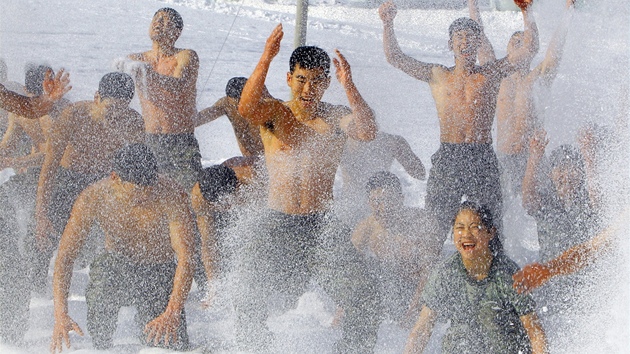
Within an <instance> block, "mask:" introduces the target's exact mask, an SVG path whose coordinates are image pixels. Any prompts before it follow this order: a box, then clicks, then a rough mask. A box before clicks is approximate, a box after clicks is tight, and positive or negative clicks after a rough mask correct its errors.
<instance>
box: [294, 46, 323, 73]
mask: <svg viewBox="0 0 630 354" xmlns="http://www.w3.org/2000/svg"><path fill="white" fill-rule="evenodd" d="M297 64H299V65H300V67H301V68H303V69H308V70H312V69H320V68H321V69H324V72H325V73H326V75H328V74H329V73H330V57H329V56H328V53H326V51H325V50H323V49H322V48H319V47H314V46H302V47H297V48H295V50H294V51H293V53H292V54H291V59H289V72H291V73H292V72H293V71H294V70H295V66H296V65H297Z"/></svg>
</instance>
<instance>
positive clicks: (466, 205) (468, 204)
mask: <svg viewBox="0 0 630 354" xmlns="http://www.w3.org/2000/svg"><path fill="white" fill-rule="evenodd" d="M464 210H470V211H472V212H473V213H475V214H476V215H478V216H479V219H480V221H481V226H483V227H485V228H486V229H488V230H492V229H494V237H493V238H492V240H490V243H489V244H488V247H489V248H490V251H491V252H492V255H493V256H497V255H498V254H500V253H503V244H502V243H501V239H500V237H499V232H498V230H497V226H496V224H495V223H494V217H493V216H492V212H491V211H490V209H489V208H488V207H487V206H485V205H481V204H479V203H476V202H472V201H469V200H467V201H465V202H462V203H461V204H460V205H459V208H457V212H456V213H455V215H454V216H453V221H452V222H451V225H455V219H457V215H459V213H461V212H462V211H464Z"/></svg>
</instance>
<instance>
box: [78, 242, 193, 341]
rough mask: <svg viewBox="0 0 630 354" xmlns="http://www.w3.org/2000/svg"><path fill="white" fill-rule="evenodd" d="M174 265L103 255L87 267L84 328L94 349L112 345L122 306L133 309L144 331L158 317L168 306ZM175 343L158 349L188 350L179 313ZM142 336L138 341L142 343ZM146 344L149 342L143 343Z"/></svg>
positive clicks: (183, 315) (111, 254) (184, 319)
mask: <svg viewBox="0 0 630 354" xmlns="http://www.w3.org/2000/svg"><path fill="white" fill-rule="evenodd" d="M175 268H176V264H175V262H173V263H165V264H150V265H147V264H138V263H133V262H130V261H129V260H127V259H126V258H125V257H122V256H120V255H116V254H113V253H104V254H103V255H101V256H99V257H98V258H96V259H95V260H94V262H93V263H92V265H91V266H90V282H89V283H88V287H87V290H86V295H85V299H86V303H87V311H88V313H87V329H88V332H89V333H90V336H91V337H92V343H93V344H94V347H95V348H96V349H106V348H110V347H111V346H112V345H113V339H112V337H113V335H114V332H115V330H116V321H117V320H118V310H120V308H121V307H122V306H134V307H136V309H137V314H136V317H135V321H136V324H137V325H138V326H139V327H140V329H144V327H145V326H146V324H147V323H149V322H150V321H151V320H153V319H154V318H156V317H157V316H159V315H161V314H162V313H163V312H164V310H165V309H166V306H167V305H168V301H169V297H170V295H171V290H172V288H173V278H174V276H175ZM180 323H181V324H180V326H179V328H178V330H177V339H178V340H177V342H176V343H170V344H169V345H168V346H166V345H163V344H162V343H161V344H160V345H158V346H160V347H168V348H171V349H175V350H185V349H186V348H187V347H188V333H187V331H186V315H185V313H184V312H182V317H181V321H180ZM144 338H145V337H144V336H142V340H143V342H144ZM144 343H145V344H147V345H150V344H149V343H146V342H144Z"/></svg>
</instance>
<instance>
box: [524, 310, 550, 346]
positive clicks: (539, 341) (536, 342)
mask: <svg viewBox="0 0 630 354" xmlns="http://www.w3.org/2000/svg"><path fill="white" fill-rule="evenodd" d="M521 322H522V323H523V327H525V331H526V332H527V336H528V337H529V341H530V343H531V346H532V354H547V353H549V351H548V350H547V338H546V336H545V331H544V330H543V328H542V325H541V323H540V320H539V319H538V316H536V313H531V314H529V315H524V316H521Z"/></svg>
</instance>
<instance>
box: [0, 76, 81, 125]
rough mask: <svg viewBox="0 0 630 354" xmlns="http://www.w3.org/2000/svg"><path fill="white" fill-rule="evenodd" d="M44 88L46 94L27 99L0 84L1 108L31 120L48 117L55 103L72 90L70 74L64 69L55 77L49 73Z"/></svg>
mask: <svg viewBox="0 0 630 354" xmlns="http://www.w3.org/2000/svg"><path fill="white" fill-rule="evenodd" d="M43 88H44V93H43V94H42V95H40V96H37V97H27V96H23V95H20V94H18V93H15V92H13V91H9V90H7V89H6V88H5V87H4V86H3V85H1V84H0V108H2V109H4V110H7V111H9V112H11V113H15V114H17V115H19V116H22V117H26V118H31V119H37V118H39V117H41V116H44V115H46V114H47V113H48V112H49V111H50V110H51V109H52V107H53V104H54V103H55V101H57V100H59V99H60V98H61V97H63V95H65V94H66V93H67V92H68V91H70V89H72V86H70V78H69V76H68V73H65V72H64V70H63V69H61V70H59V71H58V72H57V75H55V76H52V75H51V73H50V72H47V73H46V76H45V78H44V82H43Z"/></svg>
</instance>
